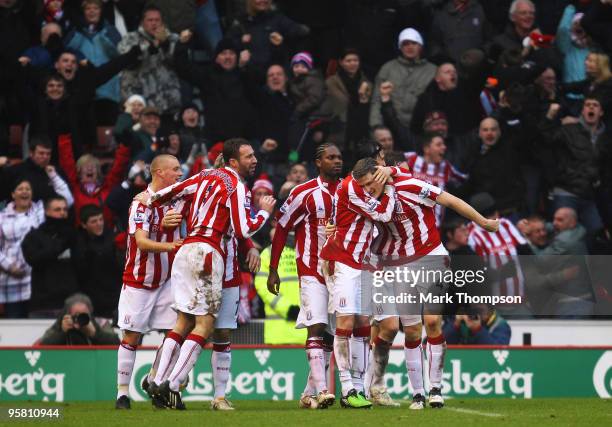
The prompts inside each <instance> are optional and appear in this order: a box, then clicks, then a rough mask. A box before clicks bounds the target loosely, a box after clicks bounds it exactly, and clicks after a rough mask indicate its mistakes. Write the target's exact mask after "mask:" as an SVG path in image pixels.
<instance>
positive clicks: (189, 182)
mask: <svg viewBox="0 0 612 427" xmlns="http://www.w3.org/2000/svg"><path fill="white" fill-rule="evenodd" d="M203 172H204V171H202V172H200V173H199V174H197V175H194V176H192V177H190V178H187V179H186V180H185V181H182V182H177V183H176V184H174V185H171V186H170V187H166V188H164V189H162V190H160V191H158V192H157V193H154V194H153V195H152V196H151V198H150V199H149V200H148V201H147V206H150V207H157V206H162V205H167V204H168V203H170V202H172V201H174V200H177V199H181V198H183V197H186V196H190V195H192V194H194V193H195V192H196V189H197V188H198V182H199V181H200V179H201V174H202V173H203Z"/></svg>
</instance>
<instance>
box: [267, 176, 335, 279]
mask: <svg viewBox="0 0 612 427" xmlns="http://www.w3.org/2000/svg"><path fill="white" fill-rule="evenodd" d="M339 185H340V180H337V181H335V182H329V183H328V182H325V181H323V180H322V179H321V177H318V178H315V179H311V180H310V181H307V182H304V183H302V184H300V185H298V186H296V187H294V188H293V190H291V193H289V197H288V198H287V200H286V201H285V203H284V204H283V205H282V206H281V208H280V216H279V218H278V223H277V226H276V232H275V234H274V239H273V240H272V249H271V255H270V266H271V267H273V268H278V263H279V261H280V257H281V253H282V251H283V247H284V246H285V242H286V241H287V234H288V233H289V231H291V230H295V252H296V258H297V270H298V275H299V276H314V277H316V278H317V279H319V281H320V282H321V283H325V280H324V279H323V272H322V263H323V260H322V259H320V257H319V254H320V253H321V249H323V244H324V243H325V240H326V236H325V226H326V225H327V223H328V222H329V220H330V218H331V216H332V214H333V206H334V196H335V194H336V190H337V188H338V186H339Z"/></svg>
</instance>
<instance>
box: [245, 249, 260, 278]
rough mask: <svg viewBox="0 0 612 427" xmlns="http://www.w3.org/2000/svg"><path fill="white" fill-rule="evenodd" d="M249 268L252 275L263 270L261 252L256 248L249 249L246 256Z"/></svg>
mask: <svg viewBox="0 0 612 427" xmlns="http://www.w3.org/2000/svg"><path fill="white" fill-rule="evenodd" d="M246 262H247V266H248V267H249V271H250V272H251V273H257V272H258V271H259V269H260V268H261V258H260V257H259V251H258V250H257V249H255V248H251V249H249V251H248V252H247V255H246Z"/></svg>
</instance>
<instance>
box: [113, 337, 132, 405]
mask: <svg viewBox="0 0 612 427" xmlns="http://www.w3.org/2000/svg"><path fill="white" fill-rule="evenodd" d="M135 361H136V346H131V345H129V344H128V343H126V342H125V341H121V344H120V345H119V349H118V350H117V399H119V397H121V396H127V395H128V394H129V389H130V380H131V379H132V371H133V370H134V362H135Z"/></svg>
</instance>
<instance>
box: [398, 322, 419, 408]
mask: <svg viewBox="0 0 612 427" xmlns="http://www.w3.org/2000/svg"><path fill="white" fill-rule="evenodd" d="M401 320H402V325H403V326H404V335H405V342H404V355H405V357H406V370H407V371H408V379H409V380H410V385H412V404H411V405H410V409H423V408H424V407H425V388H424V385H423V348H422V346H421V337H422V334H423V324H422V323H421V316H420V315H404V316H402V317H401Z"/></svg>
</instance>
